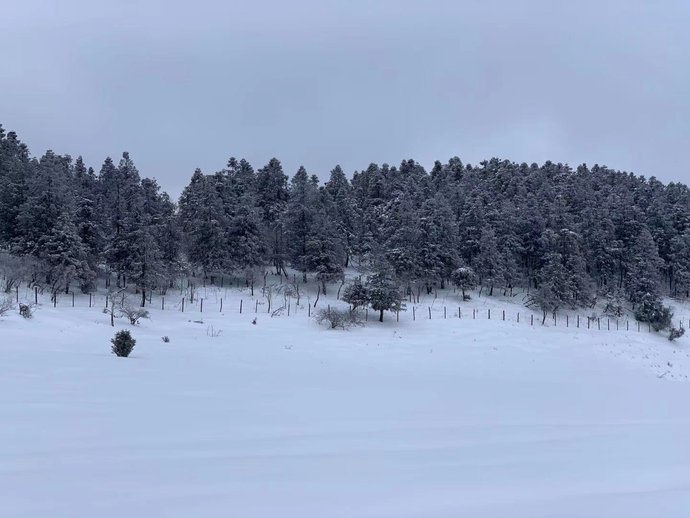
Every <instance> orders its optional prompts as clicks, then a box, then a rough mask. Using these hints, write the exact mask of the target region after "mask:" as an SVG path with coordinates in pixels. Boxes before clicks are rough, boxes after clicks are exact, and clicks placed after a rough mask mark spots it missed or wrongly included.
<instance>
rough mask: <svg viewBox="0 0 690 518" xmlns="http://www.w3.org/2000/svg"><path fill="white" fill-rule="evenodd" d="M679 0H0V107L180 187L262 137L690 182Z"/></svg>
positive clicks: (352, 153) (259, 151) (300, 144)
mask: <svg viewBox="0 0 690 518" xmlns="http://www.w3.org/2000/svg"><path fill="white" fill-rule="evenodd" d="M689 22H690V3H689V2H686V1H682V0H679V1H671V0H668V1H651V0H650V1H645V2H641V1H636V0H621V1H613V0H612V1H606V0H600V1H586V0H585V1H582V0H581V1H577V2H560V1H552V0H545V1H538V0H534V1H517V0H493V1H492V0H483V1H472V0H465V1H461V0H456V1H451V0H448V1H442V0H425V1H409V0H398V1H393V0H380V1H376V0H370V1H359V0H342V1H327V0H313V1H304V0H292V1H282V0H265V1H261V0H254V1H242V2H240V1H234V2H233V1H220V0H218V1H209V0H194V1H189V0H185V1H177V0H174V1H173V0H145V1H127V0H118V1H115V0H112V1H110V2H102V1H96V0H79V1H77V0H63V1H55V0H52V1H39V0H22V1H21V2H19V1H15V2H4V3H3V5H2V8H1V9H0V35H1V37H2V44H3V45H2V47H3V52H2V56H3V57H2V60H1V61H0V123H2V124H3V126H4V127H5V128H6V129H8V130H15V131H17V132H18V133H19V135H20V138H21V139H22V140H23V141H25V142H26V143H27V144H28V145H29V147H30V149H31V151H32V153H33V154H34V155H40V154H42V153H43V152H44V151H45V150H46V149H48V148H51V149H53V150H54V151H56V152H58V153H69V154H72V155H73V156H76V155H78V154H82V155H83V156H84V158H85V159H86V161H87V162H88V163H89V165H92V166H93V167H94V168H96V170H98V169H99V168H100V165H101V163H102V162H103V159H104V158H105V157H106V156H108V155H110V156H113V157H114V158H118V157H119V156H120V154H121V152H122V151H123V150H128V151H129V152H130V154H131V155H132V158H133V159H134V161H135V163H136V164H137V166H138V167H139V170H140V172H141V173H142V175H145V176H152V177H156V178H157V179H158V180H159V182H160V184H161V185H162V186H163V188H164V189H166V190H168V191H169V192H170V193H171V194H172V195H173V196H174V197H177V195H178V194H179V192H180V191H181V189H182V188H183V186H184V185H185V184H186V183H187V182H188V180H189V178H190V176H191V174H192V173H193V171H194V168H195V167H201V168H202V170H204V172H213V171H215V170H218V169H220V168H222V167H223V166H224V165H225V162H226V160H227V158H228V157H229V156H237V157H238V158H240V157H245V158H247V159H248V160H249V161H250V162H251V163H252V165H254V167H255V168H259V167H261V166H263V165H264V164H265V163H266V162H267V161H268V160H269V159H270V158H271V157H272V156H277V157H278V158H280V159H281V160H282V161H283V165H284V166H285V170H286V172H288V173H289V174H293V173H294V172H295V171H296V169H297V167H298V166H299V165H300V164H304V165H305V167H306V168H307V170H308V171H309V172H310V173H316V174H319V175H320V176H321V177H322V178H325V177H327V175H328V171H330V169H331V168H332V167H333V166H334V165H335V164H337V163H340V164H341V165H342V166H343V168H344V169H345V170H346V171H347V172H348V174H351V173H352V171H354V170H355V169H363V168H365V167H366V166H367V165H368V164H369V163H370V162H378V163H383V162H388V163H390V164H398V163H399V162H400V161H401V160H402V159H403V158H414V159H416V160H418V161H419V162H421V163H422V164H423V165H424V166H425V167H430V166H431V165H432V164H433V160H434V159H440V160H443V161H445V160H447V159H448V158H449V157H451V156H453V155H458V156H459V157H460V158H462V159H463V161H465V162H471V163H476V162H478V161H480V160H483V159H486V158H491V157H493V156H498V157H501V158H507V159H510V160H514V161H517V162H523V161H525V162H530V163H531V162H543V161H545V160H547V159H551V160H553V161H559V162H568V163H570V164H571V165H577V164H578V163H582V162H586V163H588V164H590V165H592V164H594V163H599V164H606V165H608V166H610V167H614V168H616V169H625V170H631V171H634V172H636V173H638V174H644V175H645V176H647V177H649V176H653V175H654V176H657V177H658V178H659V179H661V180H663V181H666V182H668V181H683V182H685V183H689V182H690V171H689V170H688V168H687V166H686V162H687V159H686V155H685V153H686V148H687V145H688V142H689V141H690V31H688V27H689V26H690V23H689Z"/></svg>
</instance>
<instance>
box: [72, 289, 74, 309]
mask: <svg viewBox="0 0 690 518" xmlns="http://www.w3.org/2000/svg"><path fill="white" fill-rule="evenodd" d="M72 307H74V292H72Z"/></svg>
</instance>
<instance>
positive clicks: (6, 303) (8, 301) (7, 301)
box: [0, 297, 14, 317]
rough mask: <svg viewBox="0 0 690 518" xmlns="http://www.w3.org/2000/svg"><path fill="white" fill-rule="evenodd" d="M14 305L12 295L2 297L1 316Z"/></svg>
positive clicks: (0, 303)
mask: <svg viewBox="0 0 690 518" xmlns="http://www.w3.org/2000/svg"><path fill="white" fill-rule="evenodd" d="M13 307H14V303H13V302H12V298H11V297H3V298H1V299H0V317H1V316H2V315H4V314H5V313H7V312H8V311H10V310H11V309H12V308H13Z"/></svg>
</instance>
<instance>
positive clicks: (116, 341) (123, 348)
mask: <svg viewBox="0 0 690 518" xmlns="http://www.w3.org/2000/svg"><path fill="white" fill-rule="evenodd" d="M110 341H111V343H112V344H113V354H114V355H116V356H119V357H121V358H126V357H127V356H129V355H130V353H131V352H132V349H134V344H136V340H135V339H134V338H132V335H131V334H130V333H129V331H127V330H126V329H125V330H122V331H118V332H117V333H115V338H113V339H111V340H110Z"/></svg>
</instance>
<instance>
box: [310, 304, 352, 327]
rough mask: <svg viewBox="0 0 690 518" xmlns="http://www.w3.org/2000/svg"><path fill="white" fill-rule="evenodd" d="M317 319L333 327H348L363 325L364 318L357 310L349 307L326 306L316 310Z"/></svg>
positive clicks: (320, 322)
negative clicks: (351, 309)
mask: <svg viewBox="0 0 690 518" xmlns="http://www.w3.org/2000/svg"><path fill="white" fill-rule="evenodd" d="M315 318H316V321H317V322H318V323H319V324H324V323H325V324H327V325H328V327H330V328H331V329H348V328H350V327H352V326H356V325H362V319H361V317H360V316H359V313H357V312H356V311H350V310H349V309H337V308H324V309H320V310H318V311H317V312H316V315H315Z"/></svg>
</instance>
